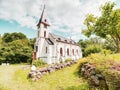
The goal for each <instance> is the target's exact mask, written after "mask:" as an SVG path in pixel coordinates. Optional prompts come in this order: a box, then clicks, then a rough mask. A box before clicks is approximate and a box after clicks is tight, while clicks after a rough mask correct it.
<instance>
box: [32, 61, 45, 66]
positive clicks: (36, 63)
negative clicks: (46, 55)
mask: <svg viewBox="0 0 120 90" xmlns="http://www.w3.org/2000/svg"><path fill="white" fill-rule="evenodd" d="M33 64H34V65H35V66H36V67H40V66H44V65H45V64H46V63H45V62H43V61H42V60H41V59H38V60H35V61H34V62H33Z"/></svg>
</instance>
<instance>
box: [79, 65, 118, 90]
mask: <svg viewBox="0 0 120 90" xmlns="http://www.w3.org/2000/svg"><path fill="white" fill-rule="evenodd" d="M80 75H81V76H83V77H84V78H85V79H87V81H88V84H89V90H96V89H98V90H120V82H119V81H120V80H116V78H112V79H111V80H108V78H111V77H110V74H109V75H107V74H103V73H102V72H100V71H99V70H96V66H95V65H94V64H90V63H83V64H81V66H80ZM114 80H115V81H116V82H115V83H114ZM111 86H112V87H111Z"/></svg>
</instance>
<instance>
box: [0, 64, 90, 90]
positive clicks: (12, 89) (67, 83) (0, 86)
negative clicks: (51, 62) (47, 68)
mask: <svg viewBox="0 0 120 90" xmlns="http://www.w3.org/2000/svg"><path fill="white" fill-rule="evenodd" d="M24 66H25V65H10V66H0V90H88V85H87V82H85V81H84V80H83V79H82V78H79V76H78V75H77V74H76V68H77V64H75V65H73V66H71V67H67V68H64V69H63V70H59V71H56V72H54V73H51V74H48V75H45V76H43V77H42V78H41V79H40V80H39V81H37V82H32V81H31V80H29V79H27V75H28V72H29V69H28V70H23V67H24ZM27 67H28V66H27Z"/></svg>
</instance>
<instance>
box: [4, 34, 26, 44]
mask: <svg viewBox="0 0 120 90" xmlns="http://www.w3.org/2000/svg"><path fill="white" fill-rule="evenodd" d="M2 39H3V41H4V42H6V43H8V42H12V41H14V40H19V39H27V37H26V36H25V35H24V34H23V33H20V32H19V33H16V32H15V33H5V34H4V35H3V37H2Z"/></svg>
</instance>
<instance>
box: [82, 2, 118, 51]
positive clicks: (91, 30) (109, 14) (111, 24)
mask: <svg viewBox="0 0 120 90" xmlns="http://www.w3.org/2000/svg"><path fill="white" fill-rule="evenodd" d="M114 6H115V4H114V3H110V2H107V3H105V5H104V6H102V7H101V16H100V17H95V16H94V15H92V14H89V15H88V16H87V17H86V19H85V23H84V24H85V25H86V26H87V28H86V29H84V30H83V34H84V35H86V36H87V37H90V36H91V35H97V36H100V37H101V38H104V39H106V38H110V39H112V41H113V42H114V47H115V49H116V52H120V9H113V8H114Z"/></svg>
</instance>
